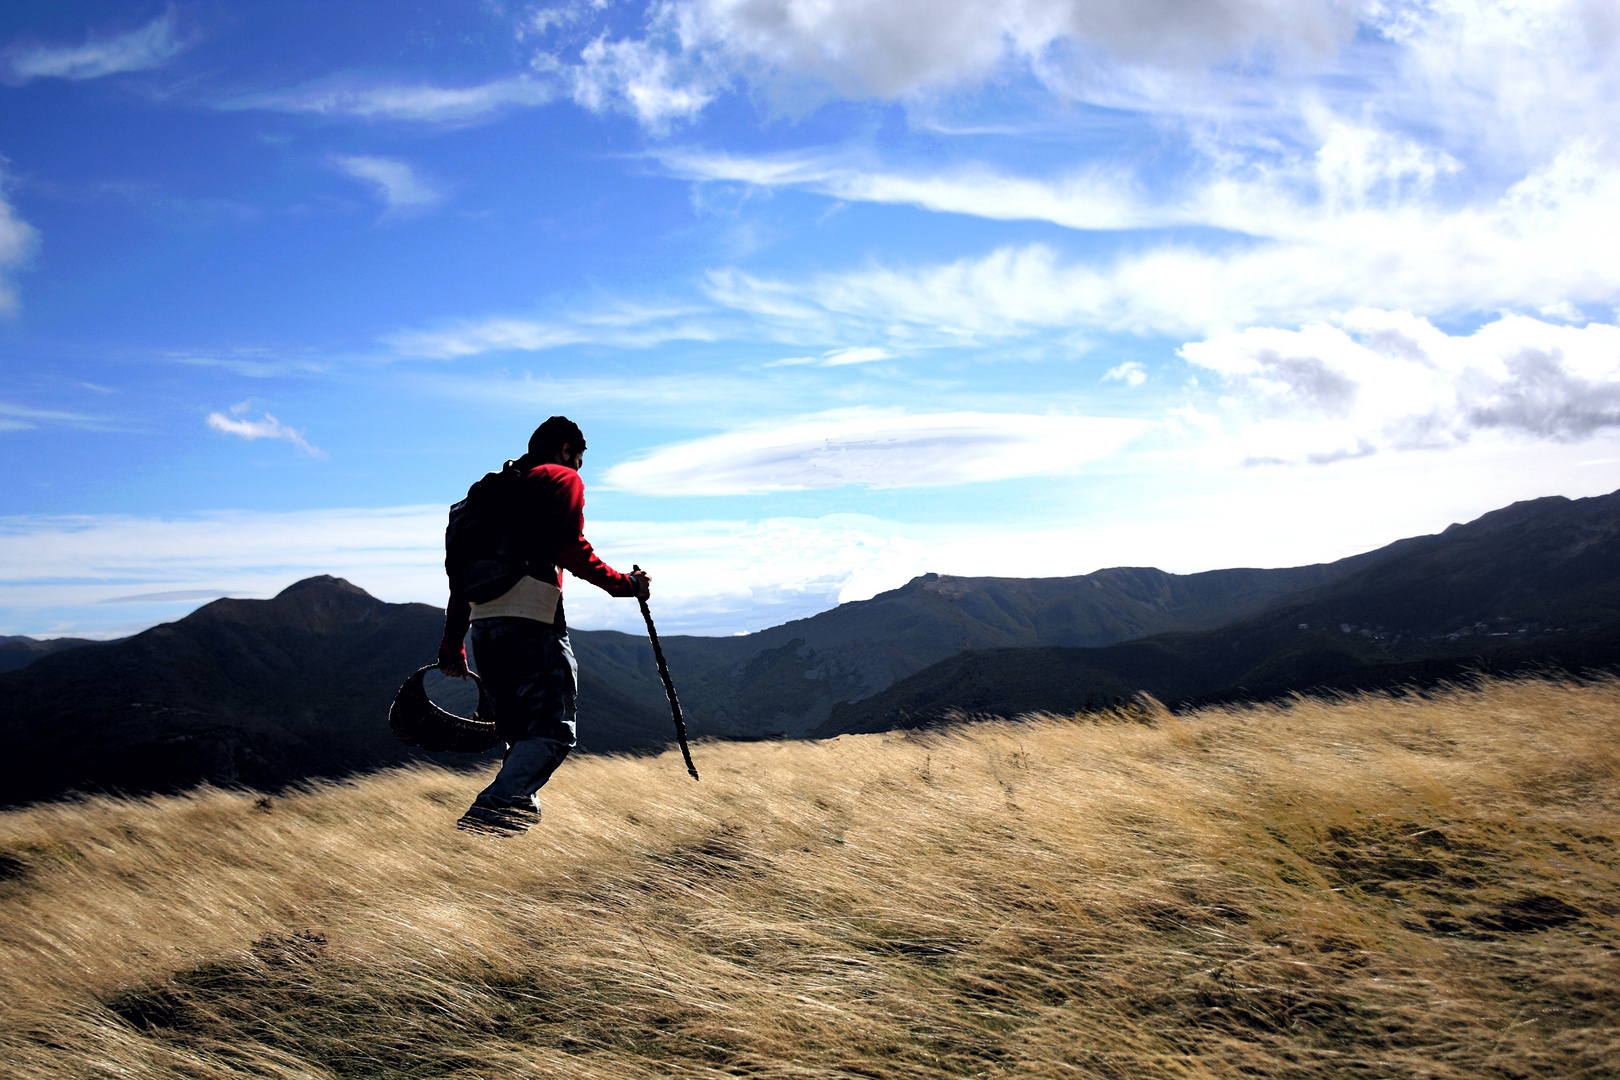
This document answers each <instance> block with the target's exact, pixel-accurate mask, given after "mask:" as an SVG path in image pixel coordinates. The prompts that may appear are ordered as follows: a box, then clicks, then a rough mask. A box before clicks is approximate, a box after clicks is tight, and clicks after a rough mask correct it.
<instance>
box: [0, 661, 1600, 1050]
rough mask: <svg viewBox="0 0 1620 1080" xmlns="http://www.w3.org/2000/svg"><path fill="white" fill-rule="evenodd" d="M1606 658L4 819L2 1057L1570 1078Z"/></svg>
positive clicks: (1591, 983) (1576, 1043)
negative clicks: (1213, 706)
mask: <svg viewBox="0 0 1620 1080" xmlns="http://www.w3.org/2000/svg"><path fill="white" fill-rule="evenodd" d="M1617 717H1620V682H1614V681H1606V682H1598V683H1594V684H1591V685H1587V686H1573V685H1567V684H1557V683H1548V682H1533V681H1532V682H1521V683H1508V682H1504V683H1491V684H1486V685H1484V686H1482V687H1481V688H1480V689H1478V690H1475V691H1451V692H1447V693H1444V694H1440V695H1435V696H1431V697H1428V698H1418V697H1408V698H1405V699H1401V700H1390V699H1387V698H1384V697H1380V696H1375V695H1373V696H1364V697H1359V698H1353V699H1346V700H1343V701H1339V702H1336V703H1334V702H1329V703H1322V702H1311V701H1296V702H1295V703H1293V704H1290V705H1283V706H1267V707H1257V708H1245V709H1228V710H1205V711H1202V712H1197V713H1191V714H1187V715H1182V716H1172V715H1170V714H1168V713H1165V712H1162V711H1158V710H1152V709H1141V710H1138V711H1137V712H1136V713H1135V714H1134V715H1124V716H1120V715H1114V716H1109V717H1105V718H1101V719H1092V720H1088V721H1085V722H1080V721H1074V720H1063V719H1055V718H1048V719H1040V720H1034V721H1030V722H1026V723H1018V724H1008V723H987V724H976V725H970V726H963V727H960V728H956V729H952V730H947V731H940V732H932V733H926V734H905V733H894V734H889V735H869V736H847V737H844V738H841V739H837V740H833V741H829V742H824V743H756V744H746V745H739V744H723V745H716V744H708V745H704V746H700V747H699V748H698V755H697V756H698V764H699V767H700V768H701V769H702V770H703V777H704V778H703V781H702V782H701V783H699V784H694V783H692V782H691V781H690V780H689V779H687V778H686V777H685V775H684V774H683V773H682V771H681V768H680V766H679V764H678V761H677V760H676V759H675V758H673V757H672V756H670V755H666V756H664V757H662V758H644V759H616V758H594V759H581V760H576V761H572V762H570V763H569V764H568V765H566V766H565V767H564V769H563V770H562V773H561V775H560V776H559V777H558V778H557V780H556V781H555V782H554V783H553V785H552V786H551V787H550V788H548V790H547V803H546V820H545V824H544V826H543V828H542V829H541V830H540V831H538V832H537V833H534V834H531V835H529V836H527V837H524V838H521V839H517V840H511V841H489V840H482V839H479V838H475V837H470V836H465V835H461V834H457V833H455V832H453V831H451V830H450V829H449V823H450V821H451V820H452V819H453V818H454V816H455V815H456V814H457V813H458V812H459V810H460V809H461V806H462V804H463V803H464V802H465V799H466V797H467V795H468V794H469V793H470V792H471V791H472V790H473V789H474V788H475V787H476V786H477V784H478V781H477V779H476V778H474V777H471V776H467V775H458V774H456V773H452V772H447V771H443V770H439V769H436V768H432V767H425V766H423V767H413V768H410V769H406V770H400V771H395V772H390V773H384V774H379V775H376V776H372V777H369V778H366V779H363V780H360V781H356V782H354V783H350V784H333V785H328V786H322V787H316V788H313V789H311V790H309V791H308V792H306V793H304V794H299V795H294V796H290V797H285V798H275V799H270V800H263V799H259V798H256V797H255V796H253V795H250V794H239V793H226V792H221V791H209V790H205V791H202V792H199V793H197V794H195V795H193V796H190V797H163V798H153V799H149V800H142V801H133V802H118V801H114V800H108V799H97V800H92V801H87V802H81V803H67V804H58V805H51V806H40V807H35V808H32V809H28V810H21V811H14V812H10V813H6V814H0V866H3V867H4V871H5V874H6V880H5V882H4V883H3V884H0V912H3V923H0V927H3V930H0V1025H3V1031H0V1060H3V1061H5V1062H6V1063H7V1066H8V1073H9V1075H12V1076H16V1077H19V1078H35V1077H127V1078H143V1077H182V1076H183V1077H194V1078H204V1077H206V1078H214V1077H221V1078H223V1077H238V1076H255V1077H280V1078H294V1077H298V1078H304V1077H338V1076H341V1077H458V1078H467V1080H471V1078H474V1077H477V1078H506V1077H511V1078H518V1077H540V1076H545V1077H582V1078H583V1077H591V1078H601V1077H655V1076H682V1077H688V1076H714V1077H720V1076H772V1077H798V1078H831V1077H917V1078H925V1077H926V1078H935V1077H940V1078H943V1077H960V1076H987V1077H988V1076H997V1077H999V1076H1021V1077H1144V1076H1155V1077H1157V1076H1167V1077H1189V1078H1197V1077H1239V1076H1243V1077H1257V1076H1258V1077H1292V1076H1328V1077H1430V1078H1452V1077H1455V1078H1459V1080H1460V1078H1465V1077H1466V1078H1475V1077H1561V1078H1568V1077H1599V1076H1613V1075H1615V1074H1616V1072H1617V1071H1620V951H1617V950H1620V925H1617V914H1620V857H1617V854H1616V849H1615V838H1616V837H1620V724H1617V723H1616V720H1617Z"/></svg>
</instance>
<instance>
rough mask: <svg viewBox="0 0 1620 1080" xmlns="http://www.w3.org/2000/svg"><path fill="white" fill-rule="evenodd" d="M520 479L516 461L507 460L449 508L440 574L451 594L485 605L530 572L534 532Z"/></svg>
mask: <svg viewBox="0 0 1620 1080" xmlns="http://www.w3.org/2000/svg"><path fill="white" fill-rule="evenodd" d="M523 476H524V473H523V470H522V469H520V468H518V465H517V462H515V461H508V462H507V463H506V464H505V465H504V466H502V467H501V471H500V472H492V473H485V474H484V478H483V479H482V480H479V481H478V482H477V483H475V484H474V485H473V486H472V487H470V488H468V489H467V497H466V498H465V499H462V500H461V501H460V502H458V503H456V504H455V505H454V506H452V507H450V523H449V524H448V525H447V526H445V530H444V572H445V573H446V574H448V575H449V576H450V592H451V594H452V595H454V596H459V597H461V598H462V599H463V600H468V601H471V602H472V603H474V604H485V603H488V602H489V601H491V600H494V599H495V598H496V597H498V596H500V595H501V594H502V593H504V592H506V590H508V589H510V588H511V587H512V586H513V585H516V584H517V582H518V579H519V578H521V577H522V576H523V575H525V574H527V573H529V571H530V567H531V564H532V562H533V557H532V554H533V553H532V551H531V548H532V546H533V543H534V537H535V532H534V529H533V527H532V526H533V523H532V522H530V521H528V520H527V516H526V515H525V513H524V507H525V505H526V500H525V499H524V497H523V496H524V491H523Z"/></svg>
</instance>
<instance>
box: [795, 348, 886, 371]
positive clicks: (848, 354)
mask: <svg viewBox="0 0 1620 1080" xmlns="http://www.w3.org/2000/svg"><path fill="white" fill-rule="evenodd" d="M892 359H894V353H893V352H892V351H890V350H888V349H885V348H883V347H882V346H879V345H854V346H850V347H849V348H847V349H829V350H827V351H826V352H824V353H822V354H821V355H820V356H784V357H783V358H782V359H780V360H772V361H771V362H770V363H768V364H766V365H765V366H766V367H805V366H808V365H814V366H816V367H847V366H849V365H850V364H871V363H874V362H876V361H878V360H892Z"/></svg>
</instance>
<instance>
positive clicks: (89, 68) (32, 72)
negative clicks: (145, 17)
mask: <svg viewBox="0 0 1620 1080" xmlns="http://www.w3.org/2000/svg"><path fill="white" fill-rule="evenodd" d="M187 44H188V42H186V41H183V40H181V39H180V38H179V37H177V36H176V33H175V12H174V9H173V8H171V9H169V11H168V12H166V13H165V14H163V15H160V16H158V17H157V18H155V19H153V20H152V21H151V22H149V23H147V24H146V25H145V26H143V27H141V28H140V29H138V30H131V31H130V32H129V33H127V34H118V35H115V36H113V37H104V38H97V37H94V36H92V37H91V38H90V39H89V40H87V41H86V42H85V43H84V44H83V45H23V44H21V43H18V44H14V45H12V46H11V47H9V48H8V49H6V51H5V53H4V54H3V58H0V64H3V65H4V67H5V68H6V69H7V70H8V71H9V74H10V76H11V78H12V79H15V80H17V81H19V82H28V81H29V80H32V79H99V78H101V77H102V76H104V75H116V74H119V73H120V72H125V71H150V70H151V69H152V68H156V67H162V66H163V65H164V64H166V63H168V62H169V61H170V60H172V59H174V57H176V56H178V55H179V54H180V53H181V52H182V51H183V50H184V49H185V48H186V46H187Z"/></svg>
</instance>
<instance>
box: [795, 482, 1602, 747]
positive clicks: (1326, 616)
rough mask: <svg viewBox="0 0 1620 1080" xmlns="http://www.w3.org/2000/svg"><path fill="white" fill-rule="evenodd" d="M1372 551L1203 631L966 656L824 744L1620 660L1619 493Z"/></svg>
mask: <svg viewBox="0 0 1620 1080" xmlns="http://www.w3.org/2000/svg"><path fill="white" fill-rule="evenodd" d="M1378 554H1379V555H1380V556H1381V557H1380V558H1378V559H1377V560H1376V561H1371V562H1369V563H1367V564H1365V565H1363V566H1360V567H1358V568H1356V569H1354V570H1352V571H1351V572H1350V573H1347V574H1344V575H1343V576H1341V577H1339V578H1337V579H1336V580H1334V581H1331V582H1328V583H1326V584H1323V585H1320V586H1318V587H1316V588H1314V589H1306V590H1302V591H1301V592H1299V593H1295V594H1293V595H1290V596H1287V597H1285V598H1283V599H1282V600H1279V601H1278V602H1277V603H1276V604H1274V605H1272V606H1271V607H1270V608H1269V609H1268V610H1266V611H1265V612H1263V613H1262V614H1260V615H1257V616H1254V617H1252V618H1248V619H1244V620H1241V621H1238V622H1235V623H1233V624H1232V625H1230V626H1225V627H1222V628H1220V629H1217V630H1211V631H1207V632H1205V633H1199V634H1186V633H1181V634H1160V635H1156V636H1153V637H1148V638H1143V639H1141V640H1138V641H1132V642H1126V643H1121V644H1117V645H1111V646H1107V647H1104V648H1095V649H1057V648H1042V649H1018V650H1012V649H1007V650H991V651H982V652H976V653H965V654H960V655H958V656H956V657H953V658H951V659H949V660H946V661H943V662H941V663H939V664H935V665H933V666H932V667H930V668H927V669H925V670H923V671H921V672H919V673H918V674H916V675H914V676H912V677H910V678H908V679H906V680H903V681H901V682H899V683H897V684H896V685H894V686H892V687H890V688H889V689H888V690H886V691H884V692H883V693H881V694H878V695H876V696H874V697H871V698H869V699H866V700H863V701H858V702H851V703H848V704H843V705H840V706H838V707H837V708H836V709H835V710H834V711H833V714H832V715H831V717H830V718H829V720H828V722H827V723H826V724H824V725H823V726H822V727H821V728H820V730H819V734H823V735H832V734H839V733H843V732H856V731H883V730H887V729H889V728H893V727H896V726H906V725H909V724H915V723H926V722H929V721H931V720H935V719H937V718H939V717H942V716H945V715H948V714H950V713H952V712H969V713H971V712H991V713H1001V714H1005V715H1015V714H1017V713H1021V712H1029V711H1041V710H1049V711H1065V710H1078V709H1082V708H1085V707H1086V706H1087V705H1088V704H1100V703H1104V702H1108V701H1111V700H1113V699H1114V698H1115V697H1121V698H1126V699H1129V698H1131V697H1132V696H1134V695H1136V694H1138V693H1148V694H1151V695H1153V696H1154V697H1156V698H1159V699H1160V700H1161V701H1165V702H1169V703H1171V704H1180V703H1196V702H1211V701H1230V700H1255V699H1264V698H1267V697H1275V696H1278V695H1282V694H1287V693H1291V692H1297V691H1309V690H1324V689H1329V690H1347V689H1359V688H1374V687H1392V686H1399V685H1405V684H1415V685H1433V684H1435V683H1436V682H1439V681H1441V680H1445V679H1455V678H1459V677H1461V676H1463V675H1465V674H1466V673H1467V672H1469V671H1473V670H1479V671H1486V672H1497V673H1510V672H1515V671H1524V670H1527V669H1536V668H1553V669H1563V670H1567V671H1576V672H1578V671H1582V670H1588V669H1601V668H1609V667H1613V666H1615V665H1617V664H1620V494H1616V495H1604V496H1600V497H1596V498H1590V499H1575V500H1570V499H1564V498H1548V499H1536V500H1534V501H1531V502H1523V503H1515V504H1514V505H1512V506H1509V507H1506V508H1504V509H1502V510H1497V511H1493V512H1492V513H1489V514H1486V515H1484V516H1483V517H1480V518H1478V519H1476V520H1474V521H1471V522H1469V523H1467V524H1465V525H1453V526H1451V527H1450V528H1448V529H1446V530H1445V531H1444V532H1442V533H1439V534H1436V535H1434V536H1420V537H1414V538H1412V539H1408V540H1402V541H1400V542H1398V543H1396V544H1392V545H1390V546H1389V547H1387V548H1383V549H1382V550H1381V551H1380V552H1379V553H1378Z"/></svg>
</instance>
